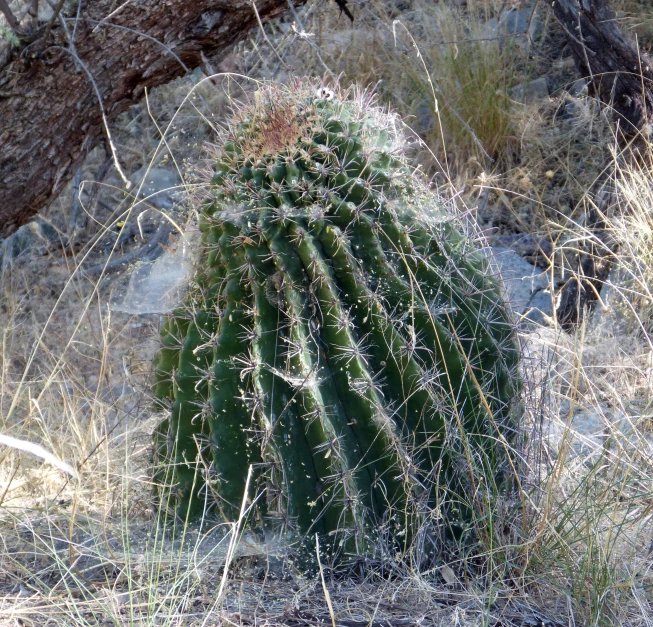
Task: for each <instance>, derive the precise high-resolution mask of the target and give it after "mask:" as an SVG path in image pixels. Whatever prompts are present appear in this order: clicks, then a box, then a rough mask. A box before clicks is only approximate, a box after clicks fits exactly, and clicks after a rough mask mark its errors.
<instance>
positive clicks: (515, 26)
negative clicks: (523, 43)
mask: <svg viewBox="0 0 653 627" xmlns="http://www.w3.org/2000/svg"><path fill="white" fill-rule="evenodd" d="M533 11H534V7H526V8H524V9H507V10H505V11H502V13H501V15H500V16H499V19H498V20H497V18H495V17H493V18H492V19H489V20H488V21H487V22H486V23H485V25H484V26H483V28H482V29H481V32H480V35H481V36H482V37H483V38H488V39H496V38H501V40H502V42H503V40H505V39H507V38H509V37H515V36H516V35H521V39H522V40H523V39H530V40H537V39H539V38H540V37H541V35H542V33H543V31H544V24H543V23H542V21H541V20H540V19H539V18H538V16H537V14H535V15H533ZM526 36H528V37H526Z"/></svg>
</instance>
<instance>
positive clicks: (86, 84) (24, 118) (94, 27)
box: [0, 0, 305, 239]
mask: <svg viewBox="0 0 653 627" xmlns="http://www.w3.org/2000/svg"><path fill="white" fill-rule="evenodd" d="M304 1H305V0H294V4H295V5H296V6H297V5H300V4H303V2H304ZM78 3H80V4H78ZM57 4H60V5H61V6H63V5H64V3H63V2H60V3H59V2H58V3H57ZM3 6H4V7H7V5H6V3H3ZM3 6H0V10H3V11H4V10H5V9H4V8H3ZM288 8H289V5H288V2H287V0H192V1H189V0H131V1H128V2H115V1H114V0H92V1H90V0H77V2H75V3H74V4H73V5H72V6H71V7H70V8H68V9H67V10H66V11H65V12H62V13H61V14H60V15H59V16H56V15H55V19H53V20H52V21H51V23H47V24H46V23H41V24H40V25H37V26H36V27H34V26H33V27H31V28H32V30H31V32H22V33H19V35H20V38H21V40H22V42H21V47H20V48H18V49H15V50H13V51H11V52H10V54H8V55H6V56H5V59H4V60H2V51H1V50H0V239H2V238H4V237H6V236H7V235H9V234H10V233H12V232H13V231H14V230H16V229H17V228H18V227H19V226H20V225H21V224H23V223H24V222H26V221H27V220H28V219H29V218H30V217H31V216H32V215H34V214H35V213H36V212H37V211H39V210H40V209H41V208H43V207H44V206H45V205H46V203H48V202H49V201H50V200H52V199H53V198H54V197H56V196H57V194H59V192H60V191H61V190H62V189H63V187H64V185H65V184H66V182H67V181H68V179H69V178H70V177H71V176H72V174H73V173H74V172H75V169H76V168H77V167H78V166H79V164H81V162H82V161H83V159H84V157H85V155H86V154H87V153H88V151H89V150H90V149H92V148H93V147H94V146H95V145H96V144H97V143H98V142H99V141H100V140H101V139H102V137H103V135H104V134H105V130H104V124H103V115H104V116H106V119H107V121H108V122H109V124H110V123H111V121H112V120H113V119H115V117H116V116H117V115H118V114H119V113H121V112H123V111H125V110H126V109H127V108H128V107H129V106H130V105H132V104H134V103H135V102H138V100H140V98H141V97H142V96H143V93H144V90H145V88H146V87H156V86H158V85H161V84H164V83H166V82H168V81H170V80H172V79H174V78H177V77H179V76H181V75H183V74H185V73H186V72H188V71H189V70H192V69H194V68H195V67H197V66H199V65H200V64H201V63H202V61H203V55H204V57H205V58H216V57H217V56H219V55H220V53H221V52H222V51H226V50H228V49H229V48H230V47H231V46H233V45H234V44H235V43H236V42H237V41H238V40H240V39H242V38H243V37H244V36H245V35H246V34H247V32H248V31H249V30H250V29H252V28H254V27H256V26H258V18H257V13H256V12H258V15H259V17H260V19H261V20H267V19H270V18H272V17H275V16H277V15H279V14H280V13H282V12H284V11H285V10H287V9H288ZM7 10H8V9H7Z"/></svg>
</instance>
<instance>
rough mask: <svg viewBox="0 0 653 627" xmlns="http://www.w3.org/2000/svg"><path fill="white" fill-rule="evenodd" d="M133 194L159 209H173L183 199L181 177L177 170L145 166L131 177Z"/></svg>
mask: <svg viewBox="0 0 653 627" xmlns="http://www.w3.org/2000/svg"><path fill="white" fill-rule="evenodd" d="M130 180H131V183H132V186H133V187H132V190H131V191H132V192H133V193H134V194H138V197H139V198H143V199H147V203H148V204H150V205H152V206H153V207H156V208H157V209H164V210H165V209H171V208H172V207H173V206H174V205H175V203H177V202H179V200H180V199H181V184H182V181H181V177H180V176H179V174H178V172H177V171H176V170H168V169H165V168H149V170H148V168H147V166H143V167H142V168H140V169H139V170H137V171H136V172H134V174H133V175H132V176H131V179H130Z"/></svg>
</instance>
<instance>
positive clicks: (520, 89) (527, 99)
mask: <svg viewBox="0 0 653 627" xmlns="http://www.w3.org/2000/svg"><path fill="white" fill-rule="evenodd" d="M510 97H511V98H512V99H513V100H516V101H517V102H520V103H522V104H532V103H534V102H538V101H539V100H544V99H545V98H548V97H549V85H548V83H547V80H546V76H541V77H540V78H536V79H535V80H533V81H530V82H528V83H524V84H523V85H516V86H515V87H513V88H512V89H511V90H510Z"/></svg>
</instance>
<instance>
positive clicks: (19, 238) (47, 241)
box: [0, 218, 62, 262]
mask: <svg viewBox="0 0 653 627" xmlns="http://www.w3.org/2000/svg"><path fill="white" fill-rule="evenodd" d="M61 241H62V238H61V235H60V234H59V232H58V231H57V229H55V228H54V227H53V226H52V225H51V224H50V223H48V222H46V221H45V220H43V219H42V218H36V219H35V220H33V221H32V222H29V223H28V224H24V225H23V226H21V227H20V228H19V229H18V230H17V231H16V232H15V233H13V234H12V235H10V236H9V237H8V238H6V239H5V240H4V241H2V242H0V262H1V261H2V260H5V261H11V260H16V259H19V258H21V257H33V256H36V255H42V254H44V253H45V252H46V251H47V250H48V249H49V248H50V247H51V246H53V245H57V244H59V243H61Z"/></svg>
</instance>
